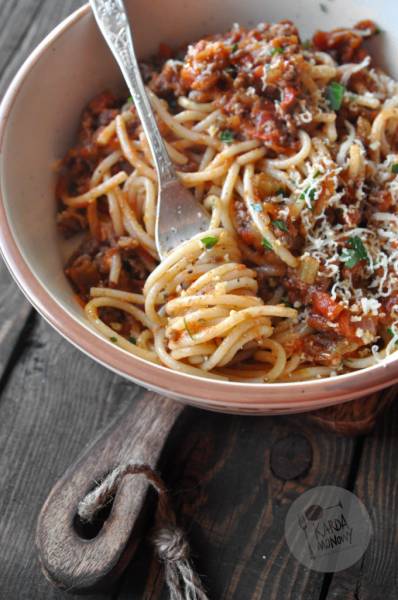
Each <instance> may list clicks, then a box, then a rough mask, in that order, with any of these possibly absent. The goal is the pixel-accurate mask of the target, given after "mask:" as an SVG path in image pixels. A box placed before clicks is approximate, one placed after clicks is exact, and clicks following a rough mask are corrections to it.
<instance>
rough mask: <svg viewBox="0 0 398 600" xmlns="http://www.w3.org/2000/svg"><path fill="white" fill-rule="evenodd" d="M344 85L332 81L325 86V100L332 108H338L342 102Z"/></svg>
mask: <svg viewBox="0 0 398 600" xmlns="http://www.w3.org/2000/svg"><path fill="white" fill-rule="evenodd" d="M344 92H345V86H344V85H342V84H341V83H338V81H332V83H331V84H330V85H328V87H327V88H326V100H327V101H328V102H329V104H330V108H331V109H332V110H339V109H340V108H341V105H342V103H343V98H344Z"/></svg>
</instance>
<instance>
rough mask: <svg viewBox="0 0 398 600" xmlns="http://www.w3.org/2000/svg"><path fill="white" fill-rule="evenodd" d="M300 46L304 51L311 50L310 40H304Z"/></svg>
mask: <svg viewBox="0 0 398 600" xmlns="http://www.w3.org/2000/svg"><path fill="white" fill-rule="evenodd" d="M301 45H302V46H303V48H304V49H305V50H309V48H311V46H312V42H311V40H304V42H303V43H302V44H301Z"/></svg>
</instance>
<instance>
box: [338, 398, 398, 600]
mask: <svg viewBox="0 0 398 600" xmlns="http://www.w3.org/2000/svg"><path fill="white" fill-rule="evenodd" d="M397 455H398V403H397V402H395V403H393V404H392V405H391V406H390V408H389V409H388V410H387V411H386V412H385V413H384V415H383V417H382V418H381V419H380V421H379V423H378V426H377V427H376V429H375V431H374V432H373V435H372V436H370V437H368V438H366V439H365V440H364V442H363V451H362V454H361V460H360V462H359V463H358V465H357V467H358V470H357V472H356V478H355V486H354V492H355V493H356V495H357V496H358V497H359V498H360V499H361V500H362V502H363V503H364V504H365V506H366V508H367V509H368V511H369V514H370V517H371V519H372V524H373V529H374V533H373V537H372V539H371V542H370V544H369V547H368V550H367V552H366V553H365V555H364V556H363V558H362V560H361V561H360V562H359V563H358V564H356V565H355V566H354V567H352V568H351V569H348V570H346V571H342V572H341V573H336V574H335V575H334V577H333V579H332V581H331V585H330V588H329V593H328V595H327V600H340V598H344V600H395V599H396V598H398V547H397V541H398V519H397V515H398V479H397Z"/></svg>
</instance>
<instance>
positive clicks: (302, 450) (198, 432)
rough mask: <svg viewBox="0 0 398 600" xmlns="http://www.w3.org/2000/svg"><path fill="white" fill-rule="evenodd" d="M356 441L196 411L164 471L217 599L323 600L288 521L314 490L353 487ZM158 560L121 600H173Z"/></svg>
mask: <svg viewBox="0 0 398 600" xmlns="http://www.w3.org/2000/svg"><path fill="white" fill-rule="evenodd" d="M355 444H356V442H355V440H353V439H352V438H343V437H339V436H336V435H334V434H332V433H325V432H323V431H321V430H319V429H317V428H314V427H313V425H312V424H311V423H310V422H309V421H308V420H307V419H306V418H305V417H296V418H285V417H283V418H282V417H274V418H253V417H245V418H242V417H233V416H223V415H209V414H205V413H203V412H199V411H191V414H190V418H189V423H187V422H185V423H184V426H181V428H180V431H175V433H174V436H173V438H172V439H171V441H170V443H169V446H168V448H166V451H165V456H164V465H165V466H164V468H163V472H164V475H165V477H166V480H167V483H168V484H169V486H170V488H171V489H172V490H173V492H174V502H175V505H176V507H177V508H178V511H177V512H178V514H179V515H180V518H181V521H182V523H183V525H184V526H185V527H186V529H187V530H188V531H189V535H190V539H191V542H192V546H193V554H194V557H195V559H196V560H195V563H196V566H197V569H198V571H199V573H204V574H205V578H204V581H205V583H206V585H207V588H208V591H209V595H210V598H212V599H215V600H221V599H225V600H227V599H228V600H243V599H245V600H246V599H247V600H248V599H253V600H259V599H260V598H264V599H265V598H267V599H276V600H279V599H282V598H291V599H295V600H299V599H302V598H305V599H306V600H307V599H308V600H312V599H314V600H315V599H318V598H319V596H320V592H321V588H322V585H323V575H322V574H319V573H315V572H310V571H308V570H307V569H305V568H304V567H302V566H301V565H299V564H298V563H297V561H296V560H295V559H294V558H293V557H292V556H291V554H290V553H289V551H288V548H287V545H286V543H285V540H284V520H285V516H286V513H287V510H288V508H289V506H290V504H291V502H292V501H293V500H294V499H295V498H297V496H298V495H299V494H300V493H302V492H304V491H306V490H307V489H308V488H311V487H313V486H317V485H324V484H330V483H334V484H335V485H342V486H345V484H346V481H347V477H348V474H349V471H350V465H351V460H352V456H353V452H354V448H355ZM149 558H150V552H149V550H148V549H145V548H143V549H142V551H141V552H140V554H139V555H138V556H137V558H136V560H135V561H133V563H132V564H131V567H130V568H129V570H128V573H127V575H126V577H125V581H124V585H123V589H122V592H121V594H120V596H118V600H128V599H131V598H134V599H137V600H138V599H139V598H145V599H147V598H148V599H149V598H151V599H155V598H156V599H158V598H161V599H162V600H166V599H167V598H168V595H167V592H166V590H164V589H163V581H162V577H161V573H160V569H159V565H158V564H157V563H156V562H152V563H149V562H148V561H149ZM145 570H146V571H147V572H148V581H147V582H146V585H143V586H142V587H138V588H137V587H136V585H137V584H136V574H137V573H139V572H140V571H141V572H142V571H145ZM144 590H145V591H144Z"/></svg>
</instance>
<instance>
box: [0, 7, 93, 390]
mask: <svg viewBox="0 0 398 600" xmlns="http://www.w3.org/2000/svg"><path fill="white" fill-rule="evenodd" d="M82 4H83V1H82V0H65V1H61V0H55V1H54V0H46V1H44V2H42V1H41V0H16V1H14V2H1V3H0V22H1V23H3V24H5V23H6V24H7V26H4V27H2V28H1V29H0V96H2V95H3V93H4V92H5V90H6V88H7V85H8V84H9V82H10V80H11V79H12V77H13V76H14V74H15V72H16V70H17V69H18V67H19V66H20V65H21V64H22V62H23V60H24V59H25V58H26V57H27V56H28V55H29V52H30V51H31V50H32V49H33V48H34V47H35V46H36V45H37V44H38V43H39V41H40V40H41V39H42V38H43V37H44V36H45V35H46V33H48V32H49V31H50V30H51V29H52V28H53V27H54V26H55V25H56V24H57V23H58V22H59V21H60V20H61V19H62V18H64V17H65V16H66V15H67V14H69V13H70V12H72V11H73V10H75V9H76V8H78V7H79V6H81V5H82ZM29 314H30V307H29V304H28V302H27V301H26V300H25V299H24V297H23V295H22V294H21V292H20V291H19V290H18V288H17V286H16V285H15V283H14V282H13V281H12V279H11V277H10V276H9V275H8V273H7V268H6V266H5V265H4V263H3V261H2V260H1V258H0V381H1V378H2V375H3V374H4V371H5V369H6V367H7V364H8V362H9V359H10V356H11V354H12V352H13V349H14V346H15V344H16V342H17V340H18V337H19V335H20V333H21V331H22V330H23V328H24V326H25V323H26V319H27V317H28V315H29Z"/></svg>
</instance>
